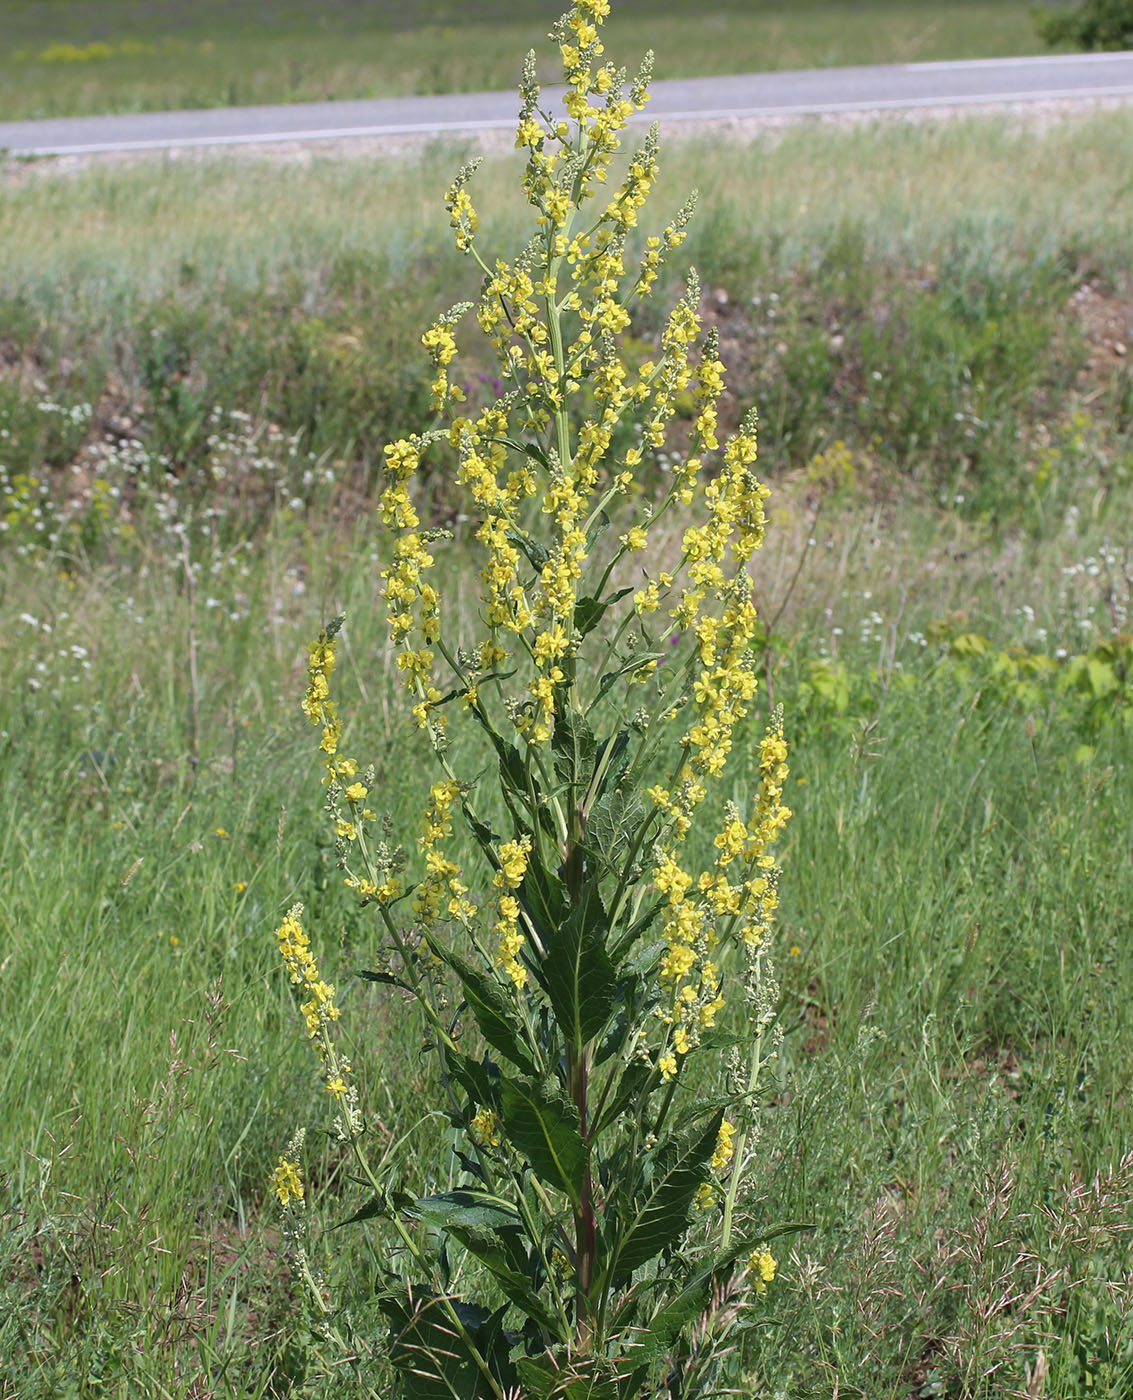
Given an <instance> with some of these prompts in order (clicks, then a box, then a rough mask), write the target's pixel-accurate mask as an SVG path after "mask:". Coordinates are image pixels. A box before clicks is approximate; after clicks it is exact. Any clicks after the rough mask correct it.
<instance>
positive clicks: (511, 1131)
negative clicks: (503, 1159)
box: [500, 1076, 586, 1206]
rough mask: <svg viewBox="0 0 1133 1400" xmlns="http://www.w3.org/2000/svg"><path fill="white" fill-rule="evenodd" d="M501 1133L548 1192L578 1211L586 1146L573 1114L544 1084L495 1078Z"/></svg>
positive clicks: (549, 1085)
mask: <svg viewBox="0 0 1133 1400" xmlns="http://www.w3.org/2000/svg"><path fill="white" fill-rule="evenodd" d="M500 1107H501V1109H502V1111H503V1122H504V1131H505V1132H506V1133H507V1135H508V1138H509V1139H510V1140H511V1142H512V1144H513V1145H514V1146H515V1148H516V1149H517V1151H519V1152H520V1153H521V1154H522V1155H523V1156H524V1157H526V1158H527V1160H528V1162H530V1164H531V1169H532V1171H533V1172H534V1173H535V1174H536V1176H538V1177H539V1179H540V1180H541V1181H545V1182H546V1183H547V1185H548V1186H553V1187H555V1188H556V1189H557V1190H559V1191H562V1192H564V1193H565V1194H566V1196H567V1197H569V1199H570V1201H571V1204H572V1205H574V1206H577V1205H578V1204H579V1203H580V1201H581V1199H582V1180H583V1175H584V1173H585V1170H586V1145H585V1144H584V1143H583V1141H582V1138H581V1136H580V1135H579V1124H578V1113H577V1111H576V1109H575V1107H574V1105H573V1104H572V1103H571V1102H570V1100H569V1099H567V1097H566V1096H565V1094H563V1092H562V1090H561V1089H560V1088H559V1086H558V1085H557V1084H555V1083H554V1082H553V1081H551V1080H549V1079H536V1078H533V1077H532V1078H524V1079H509V1078H507V1077H506V1076H501V1078H500Z"/></svg>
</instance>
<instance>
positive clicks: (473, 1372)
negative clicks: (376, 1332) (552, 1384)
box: [377, 1293, 514, 1400]
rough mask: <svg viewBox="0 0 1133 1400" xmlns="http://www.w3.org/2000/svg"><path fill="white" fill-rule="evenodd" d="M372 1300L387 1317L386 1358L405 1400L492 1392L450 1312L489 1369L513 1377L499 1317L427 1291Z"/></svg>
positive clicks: (449, 1399) (454, 1399)
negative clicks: (387, 1343) (387, 1349)
mask: <svg viewBox="0 0 1133 1400" xmlns="http://www.w3.org/2000/svg"><path fill="white" fill-rule="evenodd" d="M377 1302H378V1306H379V1307H380V1308H381V1310H382V1312H383V1313H384V1314H385V1315H386V1317H387V1318H388V1320H389V1359H390V1361H391V1362H392V1363H393V1366H394V1369H395V1371H396V1373H397V1378H398V1388H399V1394H400V1395H402V1396H404V1397H405V1400H487V1397H489V1396H492V1395H493V1390H492V1387H491V1386H490V1385H489V1383H488V1380H487V1378H486V1377H485V1376H484V1375H483V1373H482V1372H481V1370H480V1368H479V1367H478V1366H477V1365H476V1363H475V1361H474V1360H473V1359H472V1356H471V1355H470V1353H469V1351H468V1349H467V1347H466V1345H465V1343H464V1340H463V1339H462V1337H461V1336H460V1330H459V1329H458V1328H457V1327H456V1325H455V1324H454V1322H453V1319H452V1312H455V1313H456V1314H457V1317H458V1318H459V1320H460V1323H461V1326H462V1327H463V1328H464V1330H465V1332H466V1334H467V1335H468V1336H469V1337H470V1338H471V1340H472V1341H473V1343H474V1344H475V1345H476V1346H477V1348H478V1349H479V1350H480V1352H481V1354H482V1355H485V1356H486V1358H487V1359H488V1360H489V1364H491V1363H492V1362H494V1363H495V1365H494V1367H493V1369H494V1370H500V1371H502V1372H503V1377H504V1378H505V1379H506V1378H507V1375H508V1373H509V1372H511V1374H512V1375H514V1372H512V1371H511V1366H510V1363H509V1362H508V1359H507V1350H508V1348H507V1346H506V1343H505V1341H504V1338H503V1336H502V1334H501V1332H500V1328H499V1324H498V1321H497V1320H496V1318H495V1317H494V1315H492V1314H490V1313H489V1312H488V1310H487V1309H486V1308H482V1307H478V1306H476V1305H475V1304H471V1303H466V1302H464V1301H463V1300H462V1299H459V1298H449V1299H445V1298H442V1297H440V1296H438V1295H436V1294H428V1293H419V1294H417V1295H416V1296H412V1295H408V1294H402V1295H400V1296H395V1295H393V1294H386V1295H384V1296H383V1297H380V1298H379V1299H378V1300H377ZM450 1309H451V1311H450ZM500 1388H501V1389H503V1388H504V1387H503V1386H501V1387H500Z"/></svg>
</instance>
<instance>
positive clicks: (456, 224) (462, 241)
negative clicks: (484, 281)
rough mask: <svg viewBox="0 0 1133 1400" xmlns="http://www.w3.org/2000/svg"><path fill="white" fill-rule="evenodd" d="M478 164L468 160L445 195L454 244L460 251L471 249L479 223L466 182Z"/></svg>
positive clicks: (476, 161) (477, 161) (464, 251)
mask: <svg viewBox="0 0 1133 1400" xmlns="http://www.w3.org/2000/svg"><path fill="white" fill-rule="evenodd" d="M479 164H480V162H479V160H474V161H470V162H469V164H468V165H465V166H462V167H461V169H460V172H459V173H458V175H457V177H456V179H455V180H454V181H453V182H452V184H451V185H450V186H449V191H448V194H447V195H446V196H445V208H446V209H447V210H448V214H449V224H450V226H451V227H452V229H453V231H454V233H455V235H456V246H457V247H458V248H459V249H460V251H461V252H462V253H467V252H470V251H471V248H472V241H473V239H474V238H475V236H476V229H477V227H478V225H479V219H478V218H477V215H476V210H475V209H474V208H473V207H472V197H471V195H470V194H469V193H468V190H467V185H468V182H469V180H471V178H472V176H473V175H474V174H475V173H476V167H477V166H478V165H479Z"/></svg>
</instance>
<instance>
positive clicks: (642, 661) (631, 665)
mask: <svg viewBox="0 0 1133 1400" xmlns="http://www.w3.org/2000/svg"><path fill="white" fill-rule="evenodd" d="M665 655H667V653H666V652H663V651H638V652H634V654H633V655H632V656H631V657H630V658H629V659H628V660H626V661H623V662H622V663H621V665H620V666H617V667H615V669H614V670H612V671H606V672H605V673H604V674H603V676H602V679H601V680H600V681H599V682H598V696H597V700H600V699H601V698H602V696H603V695H605V694H606V692H607V691H608V690H609V689H610V687H611V686H612V685H613V684H614V682H615V681H616V680H617V678H618V677H619V676H624V675H625V673H626V672H627V671H637V670H640V668H641V667H642V666H644V665H646V664H647V663H648V662H650V661H660V660H661V659H662V657H664V656H665ZM597 700H596V701H595V704H596V703H597Z"/></svg>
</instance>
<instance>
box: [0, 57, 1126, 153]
mask: <svg viewBox="0 0 1133 1400" xmlns="http://www.w3.org/2000/svg"><path fill="white" fill-rule="evenodd" d="M545 96H546V97H547V99H548V100H550V101H553V100H554V98H553V90H548V91H547V92H546V94H545ZM1099 97H1110V98H1114V97H1116V98H1123V97H1128V98H1133V52H1131V53H1105V54H1070V55H1057V56H1049V57H1038V58H1002V59H972V60H968V61H961V62H954V63H908V64H894V65H891V66H888V67H881V68H819V69H811V70H807V71H805V72H784V73H751V74H745V75H742V76H738V77H725V78H682V79H671V80H668V81H661V82H657V83H655V84H654V86H653V100H652V102H651V103H650V104H649V106H648V107H647V108H646V111H645V112H644V113H643V114H641V115H640V116H639V117H637V118H635V120H637V121H643V122H650V121H659V122H661V123H662V124H663V125H664V124H666V123H673V122H695V121H711V120H717V119H729V118H743V117H791V116H804V115H807V114H818V115H821V114H831V113H839V112H870V111H876V112H883V111H894V110H909V109H914V108H918V107H964V106H984V105H989V104H996V103H1021V102H1036V101H1066V100H1088V99H1091V98H1099ZM516 108H517V98H516V95H515V93H514V92H473V93H453V94H448V95H445V96H440V97H390V98H371V99H366V100H364V101H350V102H303V103H294V104H291V105H282V106H272V107H215V108H209V109H207V110H204V111H188V112H139V113H131V114H129V115H126V116H113V117H62V118H53V119H49V120H44V121H19V122H0V148H6V149H8V150H9V151H11V152H12V153H13V154H15V155H29V156H31V155H37V156H38V155H93V154H97V153H99V152H103V151H131V150H134V151H137V150H163V149H166V150H171V149H175V148H178V147H194V146H239V145H256V144H263V143H268V142H278V141H329V140H336V141H339V140H345V139H349V138H351V137H361V136H410V135H420V134H424V135H428V134H441V133H445V132H453V133H462V132H467V133H471V132H477V131H491V130H496V129H506V128H508V127H510V126H511V125H512V124H513V123H514V121H515V114H516Z"/></svg>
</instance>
